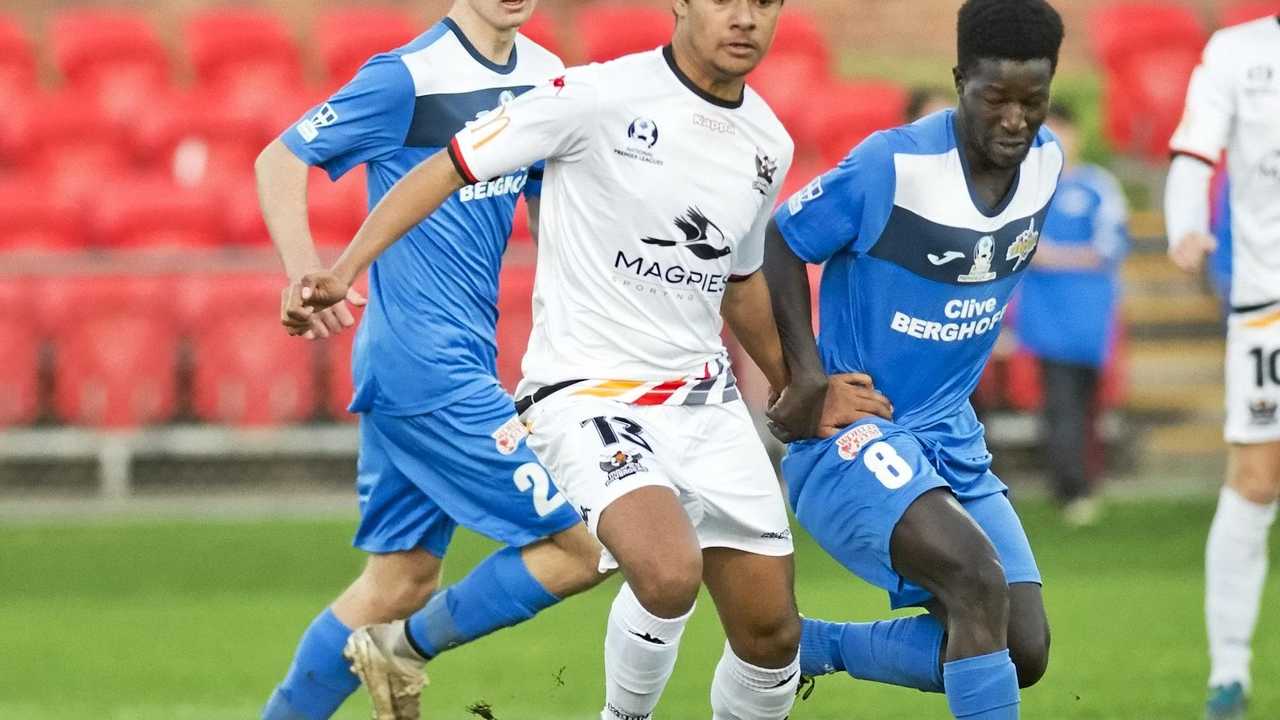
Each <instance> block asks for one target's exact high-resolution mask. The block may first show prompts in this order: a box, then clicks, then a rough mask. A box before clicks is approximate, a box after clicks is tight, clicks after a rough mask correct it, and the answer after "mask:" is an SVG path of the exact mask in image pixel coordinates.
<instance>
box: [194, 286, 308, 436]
mask: <svg viewBox="0 0 1280 720" xmlns="http://www.w3.org/2000/svg"><path fill="white" fill-rule="evenodd" d="M283 284H284V281H283V279H282V277H281V276H280V275H279V274H275V273H272V274H268V275H214V276H203V277H196V278H191V279H190V281H189V283H188V285H189V287H188V292H190V291H196V290H198V291H199V292H200V295H201V297H200V298H199V301H198V303H197V304H196V305H195V308H196V318H197V320H196V322H195V324H194V326H193V327H192V328H191V331H190V333H191V342H192V347H193V354H194V368H193V374H192V407H193V409H194V410H195V414H196V416H197V417H199V418H200V419H202V420H207V421H209V422H216V423H234V424H236V425H278V424H282V423H295V422H300V421H302V420H306V419H308V418H310V417H311V415H312V413H313V412H314V410H315V386H316V372H315V348H314V347H313V346H312V345H311V344H310V343H309V342H307V341H306V340H304V339H302V338H296V337H290V336H289V335H288V334H287V333H286V332H285V330H284V328H283V327H281V325H280V289H281V287H282V286H283ZM228 309H232V310H233V311H231V312H228Z"/></svg>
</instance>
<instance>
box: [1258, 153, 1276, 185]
mask: <svg viewBox="0 0 1280 720" xmlns="http://www.w3.org/2000/svg"><path fill="white" fill-rule="evenodd" d="M1258 174H1259V175H1261V176H1262V177H1264V178H1266V179H1267V180H1270V181H1272V182H1280V150H1272V151H1271V153H1269V154H1268V155H1267V156H1266V157H1264V158H1262V159H1261V160H1259V161H1258Z"/></svg>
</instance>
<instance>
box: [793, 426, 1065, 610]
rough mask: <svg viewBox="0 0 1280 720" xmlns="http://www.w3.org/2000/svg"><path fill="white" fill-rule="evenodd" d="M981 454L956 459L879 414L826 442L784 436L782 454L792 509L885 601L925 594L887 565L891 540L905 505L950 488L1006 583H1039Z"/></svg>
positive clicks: (923, 598)
mask: <svg viewBox="0 0 1280 720" xmlns="http://www.w3.org/2000/svg"><path fill="white" fill-rule="evenodd" d="M988 460H989V456H987V457H984V458H979V459H975V460H974V461H970V462H964V461H957V460H955V459H954V458H950V457H944V456H943V454H942V453H940V452H938V451H937V450H936V449H934V448H932V447H930V446H929V445H927V444H926V443H924V442H922V441H921V440H920V439H919V438H918V437H917V436H916V435H915V434H914V433H912V432H911V431H909V430H907V429H906V428H903V427H901V426H899V425H895V424H893V423H891V422H888V421H885V420H880V419H879V418H876V419H872V420H868V421H865V422H862V423H859V424H858V425H855V426H853V427H851V428H849V429H847V430H845V431H844V432H843V433H841V434H840V435H837V436H835V437H832V438H828V439H826V440H813V441H804V442H797V443H792V445H791V447H790V449H789V451H788V453H787V456H786V457H785V458H784V459H783V461H782V475H783V477H784V478H785V480H786V482H787V487H788V491H789V494H790V498H791V507H792V509H793V510H794V511H795V514H796V518H797V519H799V520H800V524H801V525H803V526H804V527H805V529H807V530H808V531H809V533H810V534H812V535H813V536H814V538H816V539H817V541H818V544H819V545H821V546H822V547H823V549H825V550H826V551H827V552H828V553H829V554H830V555H831V556H832V557H834V558H835V559H836V560H838V561H839V562H840V564H842V565H844V566H845V567H846V568H848V569H849V570H851V571H853V572H854V573H855V574H857V575H858V577H860V578H862V579H863V580H866V581H867V582H869V583H871V584H873V585H876V586H878V587H881V588H884V589H885V590H887V591H888V592H889V602H890V605H891V606H892V607H893V608H895V609H896V608H901V607H910V606H916V605H924V604H926V603H928V602H929V601H930V600H931V599H932V598H933V595H932V594H930V593H929V592H928V591H927V590H925V589H924V588H922V587H920V586H919V585H916V584H915V583H912V582H910V581H908V580H907V579H906V578H903V577H902V576H901V575H899V574H898V573H897V571H896V570H894V569H893V560H892V559H891V557H890V554H889V540H890V538H891V536H892V535H893V529H894V528H895V527H897V525H898V521H899V520H901V519H902V515H903V513H905V512H906V511H907V508H908V507H909V506H910V505H911V503H913V502H915V500H916V499H917V498H919V497H920V496H921V495H923V494H924V493H926V492H928V491H930V490H933V489H934V488H948V489H950V490H951V491H952V492H953V493H954V494H955V495H956V498H957V499H958V500H959V501H960V504H961V505H962V506H964V508H965V510H966V511H967V512H968V513H969V515H970V516H972V517H973V519H974V520H976V521H977V523H978V525H979V526H981V527H982V529H983V530H984V531H985V532H986V534H987V537H988V538H990V539H991V542H992V544H993V545H994V546H995V548H996V551H997V552H998V553H999V555H1000V562H1001V564H1002V565H1003V566H1004V572H1005V577H1006V578H1007V579H1008V581H1009V583H1011V584H1012V583H1021V582H1033V583H1039V582H1040V570H1039V568H1038V567H1037V566H1036V559H1035V556H1034V555H1033V554H1032V552H1031V544H1030V543H1029V542H1027V535H1026V533H1025V532H1024V531H1023V529H1022V523H1021V522H1020V521H1019V520H1018V515H1017V513H1015V512H1014V510H1013V506H1012V505H1010V504H1009V499H1008V497H1007V495H1006V493H1007V492H1008V488H1006V487H1005V485H1004V483H1002V482H1000V479H999V478H997V477H996V476H995V475H994V474H993V473H992V472H991V470H990V469H989V467H988Z"/></svg>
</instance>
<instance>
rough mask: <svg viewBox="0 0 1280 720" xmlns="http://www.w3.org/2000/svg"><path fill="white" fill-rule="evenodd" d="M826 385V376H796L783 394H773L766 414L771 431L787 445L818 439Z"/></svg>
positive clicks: (770, 396)
mask: <svg viewBox="0 0 1280 720" xmlns="http://www.w3.org/2000/svg"><path fill="white" fill-rule="evenodd" d="M827 386H828V381H827V376H826V375H823V374H820V373H819V374H814V375H810V376H805V377H793V378H792V379H791V384H789V385H787V387H785V388H783V390H782V392H781V393H777V392H776V391H771V392H770V395H769V409H768V410H767V411H766V412H765V416H766V417H768V419H769V420H768V425H769V432H771V433H773V436H774V437H776V438H778V440H780V441H782V442H784V443H789V442H795V441H796V440H806V439H809V438H812V437H816V436H817V434H818V426H819V423H820V422H821V421H822V411H823V407H824V405H823V404H824V403H825V401H826V396H827Z"/></svg>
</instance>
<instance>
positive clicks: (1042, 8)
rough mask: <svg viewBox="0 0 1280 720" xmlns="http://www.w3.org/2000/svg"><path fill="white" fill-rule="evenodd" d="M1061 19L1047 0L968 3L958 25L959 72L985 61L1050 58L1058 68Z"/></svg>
mask: <svg viewBox="0 0 1280 720" xmlns="http://www.w3.org/2000/svg"><path fill="white" fill-rule="evenodd" d="M1063 34H1064V31H1063V28H1062V16H1061V15H1059V14H1058V11H1057V10H1054V9H1053V6H1052V5H1050V4H1049V3H1048V2H1045V0H968V1H967V2H965V4H964V6H963V7H961V8H960V19H959V21H958V22H957V23H956V36H957V42H956V50H957V54H958V56H959V58H958V59H959V65H960V69H962V70H964V69H968V68H972V67H973V66H974V65H975V64H977V63H978V61H980V60H983V59H994V60H1038V59H1041V58H1044V59H1047V60H1048V61H1049V64H1050V66H1051V67H1052V68H1053V70H1055V71H1056V70H1057V69H1058V50H1059V49H1060V48H1061V47H1062V36H1063Z"/></svg>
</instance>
